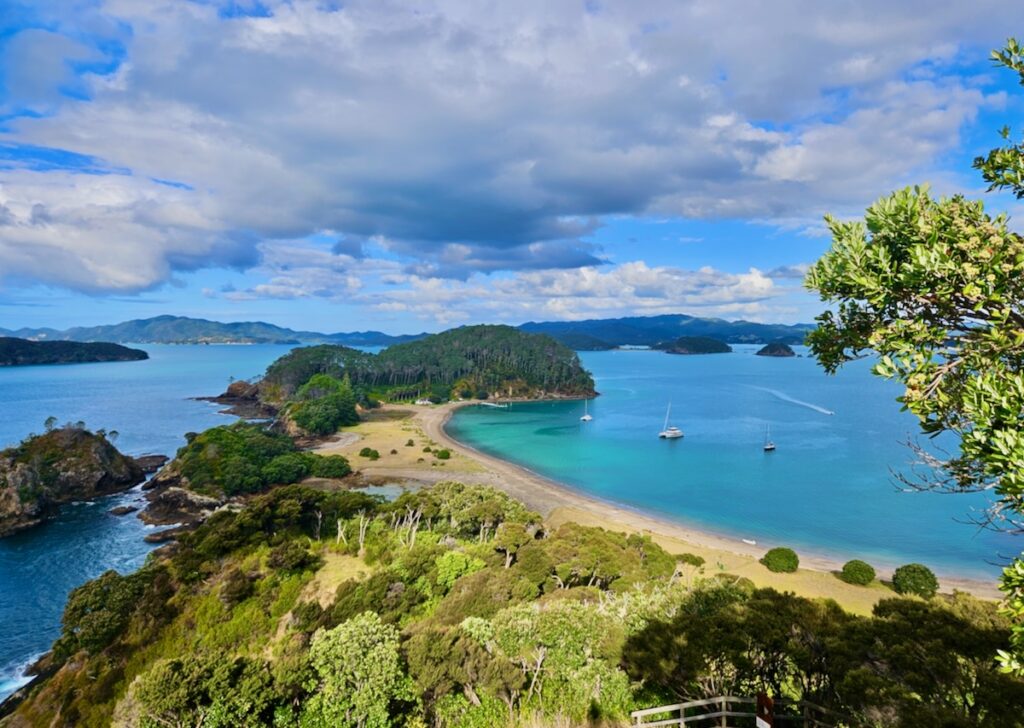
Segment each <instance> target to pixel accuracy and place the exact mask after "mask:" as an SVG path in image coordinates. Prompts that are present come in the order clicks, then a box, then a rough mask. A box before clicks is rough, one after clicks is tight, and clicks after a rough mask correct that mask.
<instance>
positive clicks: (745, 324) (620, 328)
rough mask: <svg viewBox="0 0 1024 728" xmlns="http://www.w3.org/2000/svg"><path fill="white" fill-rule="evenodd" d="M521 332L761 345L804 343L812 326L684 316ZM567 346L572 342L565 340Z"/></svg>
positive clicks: (633, 342)
mask: <svg viewBox="0 0 1024 728" xmlns="http://www.w3.org/2000/svg"><path fill="white" fill-rule="evenodd" d="M519 328H521V329H522V330H523V331H532V332H536V333H543V334H548V335H549V336H553V337H555V338H556V339H560V340H562V339H563V337H570V336H572V337H576V336H581V335H584V336H587V337H592V338H593V339H597V340H599V341H602V342H605V343H607V344H608V345H609V346H654V345H655V344H657V343H659V342H662V341H671V340H674V339H678V338H679V337H680V336H708V337H711V338H714V339H720V340H721V341H724V342H726V343H729V344H764V343H767V342H769V341H776V340H779V341H784V342H786V343H790V344H800V343H803V340H804V337H805V336H806V335H807V332H809V331H811V330H813V329H814V326H813V325H811V324H794V325H792V326H788V325H785V324H759V323H754V322H752V321H725V320H724V319H711V318H697V317H695V316H687V315H686V314H667V315H663V316H631V317H627V318H616V319H589V320H586V321H547V322H535V321H531V322H529V323H525V324H523V325H522V326H520V327H519ZM564 340H565V341H566V343H568V342H569V341H572V339H569V338H566V339H564Z"/></svg>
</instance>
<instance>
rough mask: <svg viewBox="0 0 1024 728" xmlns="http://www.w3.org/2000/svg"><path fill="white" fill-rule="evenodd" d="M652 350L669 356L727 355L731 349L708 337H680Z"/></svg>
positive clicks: (657, 345) (656, 345)
mask: <svg viewBox="0 0 1024 728" xmlns="http://www.w3.org/2000/svg"><path fill="white" fill-rule="evenodd" d="M652 348H654V349H658V350H660V351H664V352H667V353H669V354H728V353H729V352H731V351H732V347H731V346H729V345H728V344H726V343H725V342H724V341H719V340H718V339H712V338H711V337H709V336H680V337H679V338H678V339H675V340H674V341H662V342H660V343H658V344H655V345H654V346H653V347H652Z"/></svg>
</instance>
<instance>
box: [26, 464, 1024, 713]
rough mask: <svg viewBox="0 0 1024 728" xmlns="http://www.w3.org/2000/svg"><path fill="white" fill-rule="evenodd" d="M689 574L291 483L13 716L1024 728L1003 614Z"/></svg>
mask: <svg viewBox="0 0 1024 728" xmlns="http://www.w3.org/2000/svg"><path fill="white" fill-rule="evenodd" d="M695 561H696V559H691V558H684V559H682V560H681V562H677V560H676V559H675V558H673V557H672V556H670V555H669V554H667V553H665V552H664V551H663V550H662V549H661V548H660V547H659V546H658V545H657V544H655V543H653V542H652V541H651V540H650V538H648V537H646V536H641V535H638V534H633V535H626V534H621V533H612V532H608V531H604V530H602V529H599V528H590V527H584V526H579V525H576V524H566V525H563V526H561V527H560V528H558V529H556V530H554V531H550V532H547V531H545V530H544V529H543V526H542V525H541V521H540V519H539V518H538V516H537V515H536V514H534V513H531V512H530V511H529V510H528V509H526V508H525V507H523V505H522V504H520V503H518V502H517V501H515V500H513V499H511V498H509V497H508V496H507V495H505V494H503V493H501V492H499V491H496V490H494V489H491V488H486V487H482V486H465V485H462V484H459V483H441V484H438V485H436V486H434V487H432V488H430V489H425V490H420V491H417V492H409V493H405V494H403V495H402V496H401V497H400V498H399V499H398V500H396V501H395V502H393V503H383V502H381V501H379V500H377V499H374V498H371V497H369V496H366V495H363V494H360V493H355V492H351V491H343V492H335V493H327V492H322V491H316V490H311V489H308V488H304V487H301V486H286V487H281V488H277V489H275V490H273V491H271V492H270V493H267V494H265V495H261V496H258V497H256V498H254V499H253V500H252V501H250V502H249V504H248V505H247V506H246V507H245V508H244V509H243V510H241V511H238V512H228V511H222V512H218V513H217V514H215V515H214V516H213V517H211V519H210V520H209V521H208V522H207V523H206V524H205V525H203V526H202V527H200V528H199V529H197V530H196V531H195V532H194V533H192V534H190V535H187V536H185V537H184V538H183V540H182V542H181V544H180V546H178V547H177V549H176V550H173V551H171V552H169V553H164V554H163V555H162V556H161V555H158V556H155V557H154V558H152V559H151V560H150V562H149V563H148V564H147V565H146V567H145V568H144V569H142V570H141V571H140V572H138V573H137V574H134V575H129V576H118V575H116V574H113V573H108V574H105V575H104V576H102V577H100V579H97V580H95V581H93V582H90V583H89V584H87V585H85V586H84V587H82V588H80V589H79V590H76V592H75V593H74V594H73V595H72V597H71V599H70V600H69V604H68V609H67V612H66V614H65V626H64V634H63V635H62V637H61V639H60V641H59V642H58V650H57V652H56V654H55V656H54V663H55V664H54V667H55V668H60V669H57V671H56V673H55V674H53V676H52V677H50V678H48V679H46V680H44V681H42V683H41V684H40V685H38V686H37V687H35V688H34V690H33V692H32V694H31V695H30V697H29V698H28V699H27V700H26V701H25V702H24V703H22V704H21V705H20V706H19V708H18V710H17V712H16V713H15V715H14V716H12V718H11V719H10V722H11V725H36V724H51V723H53V721H54V719H55V718H57V716H58V715H59V720H58V722H64V723H67V724H74V725H82V726H101V725H108V724H110V723H111V722H114V723H116V724H118V725H129V726H131V725H135V726H165V725H199V724H201V725H203V726H234V725H249V726H257V725H268V726H269V725H275V726H349V725H351V726H356V725H362V726H392V725H394V726H401V725H405V726H425V725H436V726H445V727H447V726H452V727H455V726H460V727H465V728H478V727H483V726H507V725H521V726H526V725H532V726H536V725H545V724H555V723H557V722H558V721H561V722H562V723H563V724H565V723H568V724H573V725H578V724H598V723H601V722H602V721H603V722H604V723H605V724H615V723H617V722H623V721H625V720H627V719H628V713H629V711H630V710H634V709H637V708H640V707H650V706H653V705H660V704H665V703H668V702H675V701H676V700H678V699H680V698H687V699H689V698H701V697H706V696H710V695H717V694H721V693H730V692H731V693H740V694H749V693H753V692H756V691H759V690H767V691H769V692H773V693H774V694H776V695H783V696H787V697H791V698H807V699H811V700H814V701H815V702H818V703H820V704H823V705H826V706H828V707H832V708H834V709H837V710H840V711H843V712H846V713H849V714H854V715H856V716H857V717H858V719H861V720H863V721H864V722H865V723H866V724H869V725H875V726H908V727H909V726H918V725H923V724H926V723H929V722H933V721H936V720H937V719H938V717H939V716H941V717H942V718H943V720H944V721H945V722H943V723H942V725H948V726H961V725H963V726H967V725H978V726H1000V727H1001V726H1014V725H1019V724H1020V718H1021V716H1020V714H1019V706H1020V705H1021V704H1022V701H1024V683H1022V682H1021V681H1020V680H1017V679H1015V678H1013V677H1011V676H1009V675H1006V674H1002V673H1000V672H999V671H998V670H997V667H996V664H995V661H994V660H993V659H992V655H993V654H994V650H995V649H997V648H998V647H999V646H1001V645H1004V644H1005V642H1006V640H1007V639H1008V634H1009V630H1008V626H1009V624H1008V622H1007V620H1006V619H1005V618H1004V617H1002V616H1000V615H999V614H998V613H997V612H996V610H995V609H994V607H993V606H992V605H991V604H988V603H985V602H981V601H978V600H976V599H973V598H971V597H969V596H967V595H963V594H958V595H955V596H954V597H952V598H936V599H932V600H930V601H927V602H926V601H922V600H920V599H917V598H914V599H904V598H893V599H888V600H885V601H883V602H881V603H880V604H879V605H878V607H877V608H876V610H875V615H874V616H873V617H871V618H862V617H856V616H853V615H850V614H846V613H845V612H843V611H842V610H841V609H840V608H839V607H838V606H837V605H836V604H835V603H833V602H831V601H827V600H808V599H802V598H798V597H795V596H793V595H791V594H781V593H778V592H776V591H773V590H770V589H760V590H755V589H754V588H753V587H752V586H751V585H750V584H749V582H745V581H742V580H737V579H735V578H731V577H726V576H723V577H719V578H715V579H702V578H699V577H698V578H696V579H695V580H693V579H690V578H680V577H681V576H683V574H684V573H685V574H689V575H690V576H693V571H692V567H690V566H689V564H690V563H691V562H695ZM679 564H682V565H681V566H680V565H679ZM684 570H685V571H684ZM332 579H333V580H332Z"/></svg>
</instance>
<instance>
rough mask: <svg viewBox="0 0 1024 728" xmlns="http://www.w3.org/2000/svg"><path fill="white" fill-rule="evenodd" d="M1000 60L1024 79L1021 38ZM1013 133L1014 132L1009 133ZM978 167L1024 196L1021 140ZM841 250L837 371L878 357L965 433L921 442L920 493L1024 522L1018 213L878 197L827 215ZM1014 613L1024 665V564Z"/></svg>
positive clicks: (828, 327) (811, 278)
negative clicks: (948, 451) (941, 441)
mask: <svg viewBox="0 0 1024 728" xmlns="http://www.w3.org/2000/svg"><path fill="white" fill-rule="evenodd" d="M993 58H994V60H995V62H996V63H997V64H998V65H1001V66H1005V67H1008V68H1010V69H1012V70H1013V71H1015V72H1016V73H1017V74H1018V75H1019V76H1020V80H1021V83H1022V84H1024V62H1022V58H1021V48H1020V46H1019V45H1018V44H1017V42H1016V41H1014V40H1011V41H1009V42H1008V44H1007V46H1006V48H1005V49H1003V50H1000V51H996V52H995V53H994V54H993ZM1003 136H1004V138H1006V139H1009V131H1008V130H1004V131H1003ZM975 166H976V167H977V168H978V169H979V170H980V171H981V172H982V175H983V176H984V178H985V179H986V180H987V181H988V182H989V184H990V187H991V189H1006V190H1009V191H1011V192H1013V193H1014V194H1015V195H1016V196H1017V197H1024V177H1022V169H1024V148H1022V146H1021V145H1013V144H1009V145H1008V146H1005V147H1001V148H998V149H995V150H993V151H992V152H991V153H990V154H989V155H988V156H987V157H981V158H979V159H978V160H976V162H975ZM826 222H827V224H828V227H829V230H830V231H831V233H832V247H831V249H830V250H829V252H828V253H826V254H825V256H824V257H822V258H821V259H820V260H819V261H818V262H817V263H815V264H814V266H813V267H812V268H811V269H810V271H809V272H808V275H807V280H806V285H807V286H808V287H809V288H811V289H812V290H815V291H817V292H818V293H819V294H820V295H821V298H822V300H823V301H825V302H827V303H829V304H832V305H833V306H834V310H828V311H825V312H824V313H822V314H821V315H820V316H818V317H817V322H818V328H817V329H816V330H815V331H814V332H812V333H811V334H810V335H809V337H808V344H809V345H810V347H811V350H812V351H813V353H814V355H815V356H816V357H817V359H818V361H819V362H820V363H821V364H822V366H823V367H824V368H825V369H826V371H828V372H829V373H834V372H835V371H836V370H837V369H838V368H839V367H840V366H841V365H842V364H844V363H845V362H848V361H850V360H852V359H854V358H858V357H860V356H863V355H864V354H865V353H867V352H871V351H874V352H877V354H878V357H879V359H878V363H877V364H876V365H875V367H874V372H875V373H876V374H878V375H880V376H883V377H886V378H889V379H896V380H898V381H899V382H901V383H902V384H903V386H904V392H903V394H902V396H901V397H899V401H900V402H901V403H902V404H903V406H904V407H905V408H906V409H907V410H909V411H910V412H911V413H913V414H914V415H915V416H917V418H918V421H919V423H920V426H921V430H922V432H924V433H925V434H926V435H928V436H930V437H934V436H937V435H939V434H942V433H951V434H952V435H954V436H955V437H956V438H957V440H958V443H959V451H958V452H957V454H956V455H954V456H952V457H941V456H939V455H937V454H935V453H934V452H932V451H931V450H926V449H925V448H922V447H920V446H915V449H916V451H917V453H918V455H919V457H920V459H921V460H922V461H923V462H924V463H926V464H928V465H930V466H932V468H931V474H930V475H928V476H927V477H925V478H922V479H913V478H909V477H905V478H902V479H901V480H902V482H903V484H904V485H906V486H907V487H909V488H914V489H936V490H942V491H946V492H966V491H979V490H984V491H989V490H990V491H992V492H994V493H995V494H996V495H997V496H998V499H999V500H998V502H997V503H996V504H995V505H994V506H993V508H992V510H991V512H990V518H991V521H992V522H994V523H997V524H998V523H1005V522H1006V521H1009V525H1010V526H1011V527H1014V528H1019V527H1020V525H1021V518H1022V516H1024V239H1022V238H1021V236H1020V235H1018V234H1017V233H1015V232H1013V231H1012V230H1010V229H1009V227H1008V224H1007V223H1008V218H1007V217H1006V215H1005V214H1000V215H997V216H995V217H992V216H990V215H989V214H988V213H986V212H985V209H984V205H983V203H982V202H980V201H973V200H968V199H965V198H964V197H962V196H959V195H957V196H954V197H951V198H942V199H934V198H933V197H932V196H931V195H930V194H929V192H928V190H927V188H924V187H915V188H912V189H911V188H908V189H903V190H900V191H898V192H894V193H893V194H891V195H889V196H887V197H883V198H882V199H880V200H879V201H878V202H876V203H875V204H874V205H872V206H871V207H870V208H869V209H868V210H867V213H866V215H865V219H864V220H863V221H853V222H843V221H840V220H838V219H836V218H833V217H831V216H829V217H826ZM1002 588H1003V591H1004V592H1005V593H1006V597H1007V599H1006V612H1007V614H1008V615H1009V616H1010V617H1011V618H1012V619H1013V621H1014V622H1015V626H1014V630H1013V636H1012V638H1011V644H1010V650H1009V651H1001V652H1000V655H1001V659H1002V660H1003V663H1004V665H1005V667H1006V669H1008V670H1011V671H1015V672H1017V673H1019V674H1024V563H1022V558H1021V557H1018V558H1017V560H1016V561H1015V562H1014V563H1013V564H1011V565H1010V566H1009V567H1008V568H1007V569H1006V570H1005V572H1004V574H1003V579H1002Z"/></svg>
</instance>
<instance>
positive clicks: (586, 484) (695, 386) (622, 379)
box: [448, 346, 1014, 578]
mask: <svg viewBox="0 0 1024 728" xmlns="http://www.w3.org/2000/svg"><path fill="white" fill-rule="evenodd" d="M734 348H735V349H736V351H735V353H732V354H716V355H706V356H674V355H670V354H664V353H661V352H654V351H611V352H591V353H583V354H581V358H582V360H583V363H584V364H585V365H586V366H587V368H589V369H590V370H591V371H592V372H593V373H594V375H595V379H596V380H597V389H598V391H599V392H600V393H601V395H600V396H599V397H598V398H596V399H595V400H593V401H591V402H590V405H589V411H590V414H591V415H593V417H594V420H593V421H592V422H589V423H581V422H580V419H579V418H580V416H581V415H582V414H583V403H582V402H544V403H532V404H516V405H514V406H513V407H512V408H510V409H507V410H505V409H494V408H489V407H467V408H464V409H461V410H458V411H457V413H456V414H455V415H454V416H453V418H452V420H451V421H450V423H449V424H448V432H449V433H450V434H451V435H452V436H453V437H455V438H456V439H458V440H460V441H462V442H465V443H467V444H469V445H472V446H473V447H476V448H478V449H480V450H482V451H485V452H487V453H490V454H493V455H496V456H499V457H502V458H506V459H508V460H511V461H514V462H516V463H518V464H520V465H523V466H525V467H527V468H529V469H531V470H533V471H535V472H537V473H540V474H542V475H545V476H547V477H549V478H551V479H553V480H557V481H559V482H562V483H565V484H567V485H570V486H572V487H573V488H576V489H578V490H580V491H583V492H584V493H587V494H590V495H594V496H597V497H599V498H603V499H605V500H609V501H614V502H617V503H620V504H625V505H627V506H632V507H634V508H638V509H643V510H647V511H651V512H655V513H658V514H662V515H664V516H668V517H671V518H673V519H676V520H679V521H682V522H685V523H687V524H689V525H693V526H696V527H698V528H703V529H705V530H710V531H715V532H718V533H721V534H724V535H727V536H730V537H733V538H736V539H740V538H749V539H756V540H757V541H758V543H759V544H764V545H790V546H793V547H796V548H798V549H803V550H804V551H805V552H808V553H815V554H821V555H825V556H829V557H832V558H835V559H841V560H846V559H850V558H862V559H866V560H868V561H871V562H873V563H876V564H878V565H898V564H901V563H906V562H908V561H920V562H923V563H925V564H928V565H930V566H932V568H934V569H935V570H936V571H937V572H939V573H945V574H950V575H957V576H966V577H974V578H992V577H993V576H995V575H997V574H998V573H999V570H1000V566H999V563H1000V561H1001V560H1002V559H1001V557H1006V556H1008V555H1010V554H1012V553H1014V552H1013V546H1014V544H1013V543H1011V539H1010V538H1009V537H1008V536H1006V535H1005V534H995V533H992V532H990V531H982V530H979V529H978V528H977V527H976V526H973V525H968V524H967V523H965V522H966V521H968V520H969V519H970V518H971V517H972V515H974V516H977V515H980V512H981V511H982V510H983V509H984V507H985V504H986V500H985V498H984V497H983V496H980V495H956V496H952V495H939V494H932V493H928V494H921V493H906V492H900V491H898V490H897V488H896V487H895V485H894V480H893V477H892V469H900V470H903V471H909V466H910V464H911V462H912V460H913V457H912V453H911V451H910V450H909V449H908V448H907V446H906V444H905V443H906V442H907V441H908V439H912V438H914V437H915V433H916V421H915V420H914V418H913V417H911V416H910V415H909V414H907V413H901V412H900V411H899V405H898V404H897V403H896V401H895V398H896V396H898V394H899V393H900V391H901V390H900V389H899V387H898V386H896V385H895V384H893V383H890V382H886V381H884V380H879V379H878V378H877V377H874V376H873V375H871V373H870V371H869V370H870V362H868V361H858V362H855V363H853V364H851V365H849V366H848V367H846V368H844V369H843V370H841V371H840V373H839V374H838V375H836V376H834V377H829V376H826V375H825V374H824V373H823V372H822V371H821V369H820V368H819V367H818V366H817V364H816V363H815V361H814V360H813V359H812V358H808V357H797V358H790V359H775V358H768V357H759V356H754V355H753V354H754V352H755V351H756V350H757V348H758V347H752V346H737V347H734ZM800 351H803V350H800ZM670 401H671V403H672V417H671V423H670V424H675V425H677V426H678V427H680V428H681V429H682V430H683V431H684V432H685V433H686V437H685V438H684V439H682V440H675V441H666V440H659V439H658V437H657V434H658V432H659V431H660V430H661V429H662V426H663V424H664V417H665V412H666V408H667V406H668V404H669V402H670ZM830 412H833V413H834V414H829V413H830ZM768 426H770V428H771V437H772V440H773V441H774V442H775V443H776V445H777V446H778V449H777V450H776V451H775V452H773V453H765V452H764V451H763V445H764V438H765V430H766V427H768Z"/></svg>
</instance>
